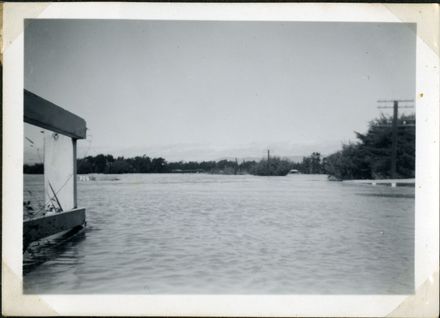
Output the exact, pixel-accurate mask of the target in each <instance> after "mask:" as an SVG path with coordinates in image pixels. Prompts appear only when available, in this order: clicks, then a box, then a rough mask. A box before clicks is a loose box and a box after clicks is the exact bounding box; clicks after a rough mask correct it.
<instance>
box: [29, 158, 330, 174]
mask: <svg viewBox="0 0 440 318" xmlns="http://www.w3.org/2000/svg"><path fill="white" fill-rule="evenodd" d="M320 162H321V155H320V154H319V153H313V154H312V155H311V156H310V157H304V158H303V161H302V162H293V161H290V160H287V159H281V158H279V157H272V158H270V160H269V162H268V161H267V160H264V159H262V160H260V161H255V160H241V161H239V160H227V159H224V160H218V161H214V160H211V161H201V162H198V161H178V162H167V161H166V160H165V159H164V158H162V157H158V158H150V157H149V156H147V155H143V156H136V157H133V158H125V157H113V156H112V155H109V154H107V155H104V154H99V155H96V156H87V157H85V158H81V159H78V160H77V173H78V174H88V173H104V174H121V173H185V172H203V173H213V174H256V175H283V174H286V173H287V172H289V171H290V170H291V169H296V170H299V171H300V172H302V173H322V172H323V169H322V166H321V165H320ZM23 171H24V173H25V174H42V173H44V166H43V164H42V163H37V164H32V165H29V164H25V165H24V168H23Z"/></svg>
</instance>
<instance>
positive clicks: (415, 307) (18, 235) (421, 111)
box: [2, 3, 440, 317]
mask: <svg viewBox="0 0 440 318" xmlns="http://www.w3.org/2000/svg"><path fill="white" fill-rule="evenodd" d="M432 12H434V15H430V13H432ZM427 16H428V17H429V18H426V17H427ZM27 18H41V19H43V18H44V19H50V18H57V19H137V20H211V21H212V20H215V21H233V20H239V21H328V22H329V21H335V22H336V21H338V22H341V21H342V22H405V23H408V22H417V30H418V31H417V33H418V36H417V52H416V54H417V62H416V67H417V70H416V100H415V102H416V112H417V122H418V124H417V127H416V129H417V131H416V138H417V141H416V215H415V228H416V232H415V288H416V294H415V295H280V296H278V295H277V296H274V295H23V293H22V261H23V259H22V258H23V255H22V248H21V244H22V234H23V233H22V231H23V230H22V227H23V226H22V224H23V223H22V222H23V213H22V202H23V200H22V199H23V106H22V105H23V74H24V72H23V69H24V60H23V53H24V51H23V47H24V45H23V26H24V19H27ZM438 26H439V6H438V5H437V4H395V5H394V4H322V3H321V4H310V3H278V4H275V3H272V4H270V3H269V4H268V3H264V4H262V3H261V4H256V3H244V4H236V3H235V4H233V3H221V4H203V3H191V4H190V3H5V4H4V5H3V47H2V49H3V51H2V52H3V65H4V75H3V76H4V77H3V79H4V83H3V167H2V169H3V170H2V171H3V180H2V181H3V198H2V202H3V206H2V210H3V220H2V222H3V237H2V250H3V253H2V295H3V296H2V305H3V306H2V313H3V314H4V315H9V316H14V315H20V316H35V315H40V316H41V315H51V316H52V315H82V316H84V315H87V316H92V315H105V316H122V315H124V316H127V315H136V316H163V315H166V316H181V315H185V316H345V317H349V316H356V317H373V316H374V317H378V316H387V315H392V316H400V315H409V316H412V315H414V316H419V315H425V316H435V315H436V314H438V266H439V264H438V259H439V242H438V238H439V201H438V199H439V100H440V99H439V94H440V85H439V81H440V76H439V66H440V65H439V39H438V32H437V31H438V30H437V31H436V29H438ZM436 32H437V33H436ZM422 296H425V297H422ZM426 296H428V297H426Z"/></svg>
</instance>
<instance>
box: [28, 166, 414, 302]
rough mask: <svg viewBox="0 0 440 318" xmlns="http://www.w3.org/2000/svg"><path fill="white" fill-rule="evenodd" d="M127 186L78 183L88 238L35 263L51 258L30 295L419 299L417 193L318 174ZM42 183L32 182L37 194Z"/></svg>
mask: <svg viewBox="0 0 440 318" xmlns="http://www.w3.org/2000/svg"><path fill="white" fill-rule="evenodd" d="M119 178H120V180H119V181H90V182H85V181H84V182H81V181H80V182H79V183H78V191H79V200H80V205H81V206H84V207H86V208H87V224H88V227H87V230H86V231H85V232H83V233H82V234H80V235H78V236H77V237H75V238H74V239H73V240H70V241H68V242H67V243H65V244H61V245H58V246H57V247H55V248H53V247H49V248H47V246H46V247H45V248H42V249H41V250H44V249H45V250H46V251H45V252H41V250H40V251H39V252H38V253H35V255H36V258H38V257H42V256H41V255H42V254H41V253H43V254H44V253H46V254H48V255H46V256H45V257H43V259H44V260H45V262H44V263H42V264H40V265H38V266H35V264H33V265H32V266H30V271H29V272H27V274H26V275H25V276H24V286H23V287H24V292H25V293H52V294H63V293H64V294H86V293H89V294H90V293H91V294H93V293H119V294H123V293H125V294H137V293H142V294H146V293H151V294H170V293H174V294H179V293H205V294H206V293H223V294H231V293H246V294H268V293H269V294H270V293H278V294H298V293H300V294H408V293H413V289H414V285H413V280H414V273H413V271H414V248H413V246H414V198H413V197H414V188H408V187H397V188H391V187H380V188H379V187H372V186H365V185H355V184H345V183H340V182H329V181H327V180H326V178H325V176H313V175H291V176H287V177H278V178H274V177H255V176H219V175H205V174H193V175H191V174H184V175H179V174H167V175H157V174H147V175H122V176H120V177H119ZM38 182H41V184H42V177H41V176H25V187H26V186H27V185H28V184H31V185H33V186H35V184H37V183H38ZM47 250H49V251H47ZM35 255H34V256H35ZM25 261H26V262H30V263H32V262H33V261H35V260H34V259H33V257H32V255H30V256H29V255H28V256H27V258H26V257H25ZM36 263H37V264H38V262H36ZM40 263H41V262H40Z"/></svg>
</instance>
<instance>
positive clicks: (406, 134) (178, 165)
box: [23, 115, 415, 180]
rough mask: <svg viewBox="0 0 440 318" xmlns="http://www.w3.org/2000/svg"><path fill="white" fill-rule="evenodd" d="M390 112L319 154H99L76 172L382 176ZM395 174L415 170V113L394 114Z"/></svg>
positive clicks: (39, 169)
mask: <svg viewBox="0 0 440 318" xmlns="http://www.w3.org/2000/svg"><path fill="white" fill-rule="evenodd" d="M391 120H392V119H391V117H387V116H384V115H382V116H381V117H380V118H376V119H374V120H372V121H371V122H370V123H369V128H368V131H367V132H366V133H365V134H362V133H358V132H355V134H356V138H357V141H355V142H351V143H348V144H343V145H342V149H341V150H339V151H337V152H335V153H333V154H331V155H328V156H325V157H323V156H322V155H321V154H320V153H319V152H313V153H312V154H311V155H310V156H305V157H303V159H302V161H301V162H293V161H290V160H287V159H281V158H279V157H272V158H270V160H269V161H268V160H265V159H262V160H260V161H255V160H249V161H246V160H243V161H240V162H239V161H238V160H226V159H225V160H218V161H213V160H211V161H201V162H197V161H178V162H167V161H166V160H165V159H164V158H162V157H158V158H150V157H149V156H147V155H143V156H136V157H133V158H125V157H113V156H112V155H109V154H107V155H104V154H99V155H96V156H87V157H85V158H81V159H78V160H77V172H78V173H79V174H87V173H105V174H120V173H185V172H187V173H193V172H203V173H213V174H254V175H285V174H287V173H288V172H289V171H290V170H292V169H296V170H298V171H299V172H300V173H303V174H328V175H329V176H330V177H331V178H333V179H335V180H345V179H382V178H389V177H390V170H391V169H390V167H391V146H392V127H391ZM23 170H24V173H26V174H42V173H43V172H44V167H43V164H41V163H40V164H34V165H27V164H25V165H24V168H23ZM397 174H398V177H400V178H414V175H415V115H402V116H400V118H399V119H398V132H397Z"/></svg>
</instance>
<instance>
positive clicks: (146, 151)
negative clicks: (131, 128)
mask: <svg viewBox="0 0 440 318" xmlns="http://www.w3.org/2000/svg"><path fill="white" fill-rule="evenodd" d="M340 148H341V142H335V141H330V142H324V143H319V144H318V143H314V142H308V143H302V144H293V143H292V144H289V143H253V144H249V145H238V146H233V147H214V146H212V145H202V144H176V145H159V146H151V147H127V148H123V147H94V146H93V145H91V147H89V146H88V145H87V144H86V143H85V145H84V146H82V145H81V141H80V142H79V146H78V151H77V156H78V158H83V157H85V156H88V155H93V156H94V155H97V154H100V153H103V154H111V155H113V156H114V157H118V156H123V157H135V156H142V155H146V156H149V157H156V158H157V157H162V158H165V159H166V160H167V161H168V162H173V161H174V162H176V161H209V160H215V161H218V160H222V159H228V160H235V158H237V160H239V161H243V160H247V161H248V160H255V161H258V160H260V159H262V158H266V156H267V149H270V154H271V156H277V157H281V158H285V159H289V160H291V161H295V162H299V161H301V160H302V158H303V157H304V156H309V155H310V154H311V153H312V152H315V151H317V152H320V153H321V154H322V155H324V156H325V155H328V154H331V153H333V152H335V151H337V150H339V149H340ZM41 149H42V147H41ZM42 156H43V153H42V151H41V150H40V154H38V153H37V151H36V150H35V147H34V148H25V151H24V162H25V163H38V162H40V161H41V159H40V158H42Z"/></svg>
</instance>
